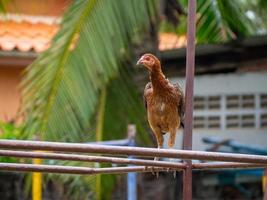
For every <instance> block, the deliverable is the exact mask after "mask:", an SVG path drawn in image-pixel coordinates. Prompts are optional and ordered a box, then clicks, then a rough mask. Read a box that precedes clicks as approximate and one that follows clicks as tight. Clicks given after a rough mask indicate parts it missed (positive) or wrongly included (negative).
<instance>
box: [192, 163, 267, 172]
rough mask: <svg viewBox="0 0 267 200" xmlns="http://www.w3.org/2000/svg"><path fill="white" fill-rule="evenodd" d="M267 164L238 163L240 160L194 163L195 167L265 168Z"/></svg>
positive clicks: (193, 166) (205, 168)
mask: <svg viewBox="0 0 267 200" xmlns="http://www.w3.org/2000/svg"><path fill="white" fill-rule="evenodd" d="M265 167H267V164H254V163H238V162H209V163H192V168H193V169H199V170H207V169H248V168H265Z"/></svg>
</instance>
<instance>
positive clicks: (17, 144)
mask: <svg viewBox="0 0 267 200" xmlns="http://www.w3.org/2000/svg"><path fill="white" fill-rule="evenodd" d="M3 148H5V149H28V150H48V151H64V152H83V153H100V154H114V155H136V156H150V157H155V156H157V157H169V158H181V159H196V160H212V161H227V162H243V163H258V164H267V156H259V155H247V154H233V153H218V152H203V151H191V150H170V149H155V148H142V147H117V146H105V145H91V144H79V143H60V142H39V141H18V140H0V149H3Z"/></svg>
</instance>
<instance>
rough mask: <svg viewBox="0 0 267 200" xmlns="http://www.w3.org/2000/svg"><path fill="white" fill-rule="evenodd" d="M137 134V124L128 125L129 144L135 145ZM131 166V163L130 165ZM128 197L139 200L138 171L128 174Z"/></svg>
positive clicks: (131, 199) (129, 199) (130, 199)
mask: <svg viewBox="0 0 267 200" xmlns="http://www.w3.org/2000/svg"><path fill="white" fill-rule="evenodd" d="M135 134H136V127H135V125H132V124H130V125H128V139H129V144H128V145H129V146H130V147H134V146H135V139H134V138H135ZM129 158H133V156H129ZM129 166H131V165H129ZM127 199H128V200H137V184H136V172H130V173H128V174H127Z"/></svg>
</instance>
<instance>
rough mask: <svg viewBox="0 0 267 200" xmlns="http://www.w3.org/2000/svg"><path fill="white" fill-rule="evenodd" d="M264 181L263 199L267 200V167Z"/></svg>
mask: <svg viewBox="0 0 267 200" xmlns="http://www.w3.org/2000/svg"><path fill="white" fill-rule="evenodd" d="M263 180H264V183H263V187H264V188H263V192H264V193H263V200H267V168H266V169H265V170H264V178H263Z"/></svg>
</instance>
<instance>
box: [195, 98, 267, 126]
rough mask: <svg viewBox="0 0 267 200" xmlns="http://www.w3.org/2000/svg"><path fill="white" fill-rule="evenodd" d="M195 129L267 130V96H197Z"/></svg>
mask: <svg viewBox="0 0 267 200" xmlns="http://www.w3.org/2000/svg"><path fill="white" fill-rule="evenodd" d="M194 109H195V112H194V128H195V129H209V128H213V129H214V128H215V129H235V128H239V129H240V128H267V94H249V93H248V94H234V95H232V94H231V95H221V96H220V95H213V96H196V97H195V98H194Z"/></svg>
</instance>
